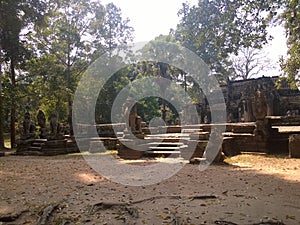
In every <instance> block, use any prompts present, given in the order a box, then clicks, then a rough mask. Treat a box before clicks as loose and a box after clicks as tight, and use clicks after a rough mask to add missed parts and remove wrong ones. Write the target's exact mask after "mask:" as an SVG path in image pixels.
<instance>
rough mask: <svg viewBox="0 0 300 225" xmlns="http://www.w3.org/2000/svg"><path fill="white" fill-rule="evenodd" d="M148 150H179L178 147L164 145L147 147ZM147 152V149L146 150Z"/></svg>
mask: <svg viewBox="0 0 300 225" xmlns="http://www.w3.org/2000/svg"><path fill="white" fill-rule="evenodd" d="M149 149H150V151H151V150H156V151H159V150H161V151H163V150H169V151H175V150H179V149H180V147H166V146H161V147H154V146H153V147H149ZM147 152H148V151H147Z"/></svg>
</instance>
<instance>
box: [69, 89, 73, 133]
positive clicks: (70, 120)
mask: <svg viewBox="0 0 300 225" xmlns="http://www.w3.org/2000/svg"><path fill="white" fill-rule="evenodd" d="M68 108H69V115H68V122H69V126H70V135H71V136H73V135H74V131H73V123H72V112H73V111H72V98H71V95H70V94H69V96H68Z"/></svg>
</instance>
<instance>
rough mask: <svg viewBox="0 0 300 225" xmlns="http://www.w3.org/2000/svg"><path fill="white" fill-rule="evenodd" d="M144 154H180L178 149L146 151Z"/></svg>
mask: <svg viewBox="0 0 300 225" xmlns="http://www.w3.org/2000/svg"><path fill="white" fill-rule="evenodd" d="M145 154H181V152H180V151H154V150H153V151H147V152H145Z"/></svg>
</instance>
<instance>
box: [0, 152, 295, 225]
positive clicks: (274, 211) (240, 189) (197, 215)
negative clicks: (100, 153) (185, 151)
mask: <svg viewBox="0 0 300 225" xmlns="http://www.w3.org/2000/svg"><path fill="white" fill-rule="evenodd" d="M229 161H230V162H231V163H232V164H234V165H235V166H233V165H224V164H222V165H212V166H210V167H209V168H208V169H207V170H205V171H203V172H200V171H199V170H198V166H197V165H190V164H188V165H186V166H185V167H184V168H183V169H182V170H181V171H180V172H179V173H177V174H176V175H175V176H173V177H171V178H170V179H168V180H165V181H163V182H161V183H159V184H155V185H150V186H145V187H130V186H124V185H121V184H116V183H113V182H111V181H109V180H106V179H104V178H102V177H101V176H100V175H98V174H97V173H96V172H94V171H93V170H92V169H91V168H90V167H89V165H87V163H86V162H85V161H84V160H83V158H82V157H81V156H59V157H20V156H8V157H1V158H0V218H1V217H2V221H3V218H9V217H7V216H11V217H13V216H14V215H15V218H13V219H14V221H11V222H4V221H3V222H2V223H1V222H0V224H36V221H37V220H38V219H39V217H40V216H41V214H39V213H40V212H41V210H43V209H44V208H45V207H46V206H49V205H56V204H57V205H58V207H57V208H56V209H55V210H54V211H53V213H52V215H51V217H50V220H49V221H48V222H47V224H55V225H59V224H97V225H98V224H112V225H115V224H216V223H215V222H216V221H227V222H232V223H231V224H233V223H235V224H255V223H259V222H260V221H268V220H269V221H273V222H275V221H281V222H283V223H284V224H292V225H293V224H298V225H299V224H300V160H299V159H285V158H274V157H265V156H247V155H245V156H238V157H234V158H232V159H230V160H229ZM203 195H212V196H216V198H207V199H192V198H190V197H192V196H203ZM147 198H149V199H148V200H145V201H142V202H140V203H135V204H129V205H122V204H123V203H126V202H127V203H128V202H134V201H138V200H142V199H147ZM99 202H111V203H114V204H115V205H112V206H111V207H108V206H107V205H102V207H101V205H100V206H99V207H94V210H91V209H92V208H91V205H94V204H96V203H99ZM119 203H120V204H119ZM104 206H105V207H104ZM18 214H19V215H18ZM4 215H6V217H4ZM13 219H12V218H11V220H13ZM6 220H7V219H6ZM0 221H1V219H0ZM223 224H230V223H223Z"/></svg>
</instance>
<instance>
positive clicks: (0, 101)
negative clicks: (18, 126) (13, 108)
mask: <svg viewBox="0 0 300 225" xmlns="http://www.w3.org/2000/svg"><path fill="white" fill-rule="evenodd" d="M4 148H5V146H4V134H3V99H2V70H1V65H0V149H4Z"/></svg>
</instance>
